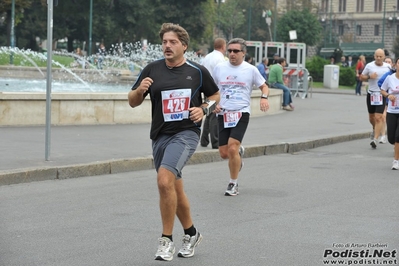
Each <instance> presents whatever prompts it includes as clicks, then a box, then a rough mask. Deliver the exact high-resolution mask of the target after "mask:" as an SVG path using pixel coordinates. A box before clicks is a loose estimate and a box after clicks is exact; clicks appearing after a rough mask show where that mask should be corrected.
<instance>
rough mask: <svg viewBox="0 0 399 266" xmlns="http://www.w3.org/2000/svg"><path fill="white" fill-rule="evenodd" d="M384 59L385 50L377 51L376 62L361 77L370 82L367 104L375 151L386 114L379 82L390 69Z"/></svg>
mask: <svg viewBox="0 0 399 266" xmlns="http://www.w3.org/2000/svg"><path fill="white" fill-rule="evenodd" d="M384 59H385V53H384V50H382V49H377V50H375V52H374V61H372V62H370V63H368V64H367V65H366V67H365V68H364V70H363V72H362V75H361V79H362V81H368V82H369V87H368V91H367V97H366V103H367V111H368V113H369V121H370V124H371V125H372V127H373V132H372V134H371V136H370V138H372V141H371V142H370V145H371V147H372V148H373V149H376V148H377V143H378V137H379V136H380V133H381V130H382V127H383V117H382V115H383V113H384V109H385V103H384V99H383V96H382V94H381V90H380V88H379V87H378V84H377V82H378V80H379V79H380V78H381V77H382V76H383V75H384V74H385V73H386V72H388V71H389V69H390V65H389V64H387V63H385V62H384Z"/></svg>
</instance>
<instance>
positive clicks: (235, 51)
mask: <svg viewBox="0 0 399 266" xmlns="http://www.w3.org/2000/svg"><path fill="white" fill-rule="evenodd" d="M227 52H229V53H231V52H233V53H235V54H238V53H239V52H242V50H237V49H233V50H232V49H227Z"/></svg>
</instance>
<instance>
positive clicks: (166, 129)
mask: <svg viewBox="0 0 399 266" xmlns="http://www.w3.org/2000/svg"><path fill="white" fill-rule="evenodd" d="M146 77H150V78H151V79H152V80H153V83H152V85H151V87H150V88H149V90H148V91H147V93H145V94H144V97H146V96H147V95H148V94H150V98H151V103H152V110H151V111H152V122H151V133H150V138H151V139H153V140H155V139H156V138H157V137H158V135H159V133H164V134H176V133H178V132H180V131H183V130H187V129H189V130H193V131H195V132H197V134H198V135H199V134H200V127H201V122H199V123H198V124H195V123H194V122H193V121H191V120H190V119H189V118H188V119H183V120H181V121H172V122H165V120H164V115H163V108H165V107H164V106H163V103H162V91H172V90H179V89H190V90H191V99H190V106H189V107H194V106H197V107H198V106H200V105H201V104H202V94H201V93H203V94H204V96H206V97H209V96H211V95H213V94H215V93H216V92H217V91H218V90H219V89H218V87H217V85H216V83H215V82H214V80H213V78H212V76H211V75H210V73H209V71H208V70H207V69H206V68H205V67H204V66H202V65H200V64H197V63H195V62H192V61H189V60H186V63H185V64H183V65H181V66H179V67H174V68H172V69H169V68H167V67H166V64H165V60H164V59H161V60H157V61H154V62H152V63H150V64H148V65H147V66H146V67H145V68H144V69H143V71H141V73H140V75H139V77H138V78H137V80H136V82H135V84H134V85H133V87H132V90H135V89H137V88H138V87H139V85H140V83H141V81H142V80H143V79H144V78H146Z"/></svg>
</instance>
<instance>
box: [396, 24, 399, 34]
mask: <svg viewBox="0 0 399 266" xmlns="http://www.w3.org/2000/svg"><path fill="white" fill-rule="evenodd" d="M396 35H399V24H396Z"/></svg>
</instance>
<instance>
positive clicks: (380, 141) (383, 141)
mask: <svg viewBox="0 0 399 266" xmlns="http://www.w3.org/2000/svg"><path fill="white" fill-rule="evenodd" d="M378 142H379V143H381V144H385V143H387V136H385V135H384V136H381V137H380V140H379V141H378Z"/></svg>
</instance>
